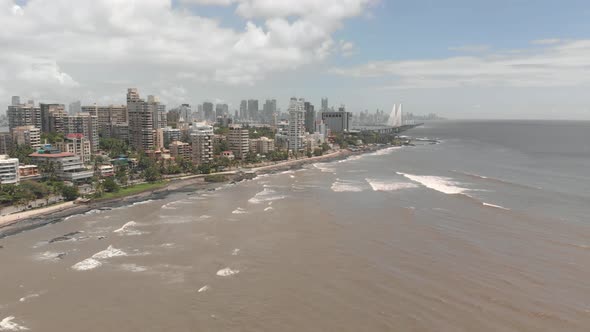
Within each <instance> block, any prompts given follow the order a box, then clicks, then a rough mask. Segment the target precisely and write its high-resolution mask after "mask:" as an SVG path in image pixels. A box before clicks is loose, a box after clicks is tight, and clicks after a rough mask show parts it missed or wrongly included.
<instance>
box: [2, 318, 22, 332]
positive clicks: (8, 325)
mask: <svg viewBox="0 0 590 332" xmlns="http://www.w3.org/2000/svg"><path fill="white" fill-rule="evenodd" d="M14 319H15V317H14V316H8V317H6V318H4V319H3V320H1V321H0V331H27V330H28V328H27V327H25V326H22V325H19V324H17V323H15V322H13V320H14Z"/></svg>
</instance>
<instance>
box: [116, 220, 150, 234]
mask: <svg viewBox="0 0 590 332" xmlns="http://www.w3.org/2000/svg"><path fill="white" fill-rule="evenodd" d="M138 225H139V224H138V223H136V222H135V221H133V220H132V221H129V222H127V223H126V224H125V225H123V226H122V227H121V228H119V229H116V230H114V231H113V233H118V234H119V235H141V234H143V233H142V232H140V231H138V230H136V229H133V227H136V226H138Z"/></svg>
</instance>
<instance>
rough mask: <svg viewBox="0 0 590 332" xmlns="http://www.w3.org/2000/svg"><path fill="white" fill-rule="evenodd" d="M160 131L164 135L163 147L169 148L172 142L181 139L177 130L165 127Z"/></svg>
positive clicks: (180, 133) (180, 134)
mask: <svg viewBox="0 0 590 332" xmlns="http://www.w3.org/2000/svg"><path fill="white" fill-rule="evenodd" d="M162 131H163V133H164V147H167V146H169V145H170V143H172V142H174V141H180V138H181V137H182V132H181V131H180V129H178V128H171V127H166V128H163V129H162Z"/></svg>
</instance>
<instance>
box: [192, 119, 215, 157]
mask: <svg viewBox="0 0 590 332" xmlns="http://www.w3.org/2000/svg"><path fill="white" fill-rule="evenodd" d="M213 136H214V134H213V127H212V126H209V125H206V124H198V123H195V124H193V126H192V127H191V133H190V137H191V144H192V161H193V163H194V164H197V165H201V164H208V163H210V162H211V161H212V160H213Z"/></svg>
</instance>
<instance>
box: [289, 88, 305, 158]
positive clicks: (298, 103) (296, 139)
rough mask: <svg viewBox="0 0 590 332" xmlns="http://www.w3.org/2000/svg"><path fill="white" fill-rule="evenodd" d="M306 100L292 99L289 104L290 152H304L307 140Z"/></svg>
mask: <svg viewBox="0 0 590 332" xmlns="http://www.w3.org/2000/svg"><path fill="white" fill-rule="evenodd" d="M304 103H305V100H303V99H299V100H297V98H291V101H290V102H289V134H288V138H287V140H288V146H289V150H290V151H293V152H297V151H300V150H303V149H304V148H305V147H304V144H303V139H304V138H305V110H304Z"/></svg>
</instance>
